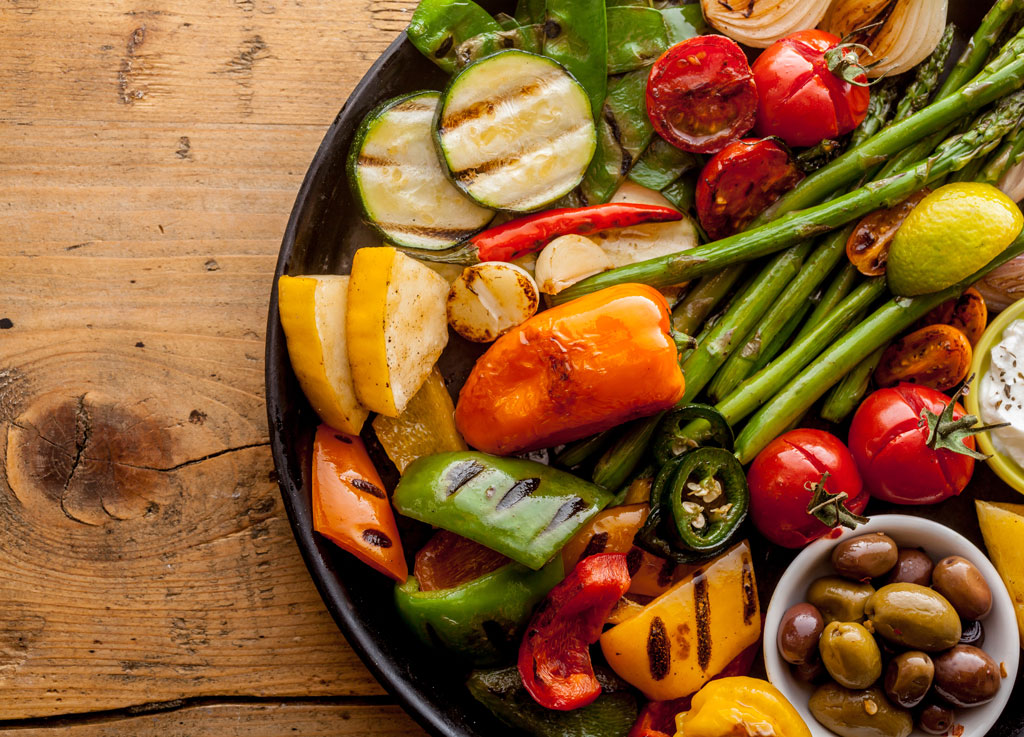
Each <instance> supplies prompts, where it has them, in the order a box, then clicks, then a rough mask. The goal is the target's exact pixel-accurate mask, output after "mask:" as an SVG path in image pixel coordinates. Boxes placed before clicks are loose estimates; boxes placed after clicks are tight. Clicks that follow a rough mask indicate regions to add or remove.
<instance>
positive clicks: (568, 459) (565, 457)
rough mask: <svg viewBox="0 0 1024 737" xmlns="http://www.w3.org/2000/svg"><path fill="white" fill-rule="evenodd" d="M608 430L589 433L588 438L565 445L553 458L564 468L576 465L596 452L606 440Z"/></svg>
mask: <svg viewBox="0 0 1024 737" xmlns="http://www.w3.org/2000/svg"><path fill="white" fill-rule="evenodd" d="M608 433H609V431H608V430H605V431H604V432H599V433H597V435H591V436H590V437H589V438H583V439H581V440H576V441H574V442H572V443H569V444H568V445H566V446H565V447H564V448H563V449H562V451H561V452H560V453H559V454H558V455H557V456H555V460H556V461H557V462H558V463H559V464H560V465H562V466H565V467H566V468H572V467H573V466H578V465H580V464H581V463H583V462H584V461H586V460H587V459H588V458H590V457H591V456H592V455H594V454H595V453H597V452H598V451H599V450H601V448H602V447H603V446H604V444H605V442H607V440H608Z"/></svg>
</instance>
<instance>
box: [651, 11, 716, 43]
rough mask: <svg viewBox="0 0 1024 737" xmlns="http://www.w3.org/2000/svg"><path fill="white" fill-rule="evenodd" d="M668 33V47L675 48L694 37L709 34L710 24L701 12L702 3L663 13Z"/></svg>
mask: <svg viewBox="0 0 1024 737" xmlns="http://www.w3.org/2000/svg"><path fill="white" fill-rule="evenodd" d="M661 14H662V17H663V18H664V19H665V29H666V30H667V31H668V45H669V46H674V45H675V44H677V43H679V42H680V41H685V40H686V39H688V38H693V37H694V36H702V35H704V34H705V33H707V32H708V30H709V28H708V24H707V22H705V20H704V16H703V14H702V13H701V10H700V3H695V4H693V5H684V6H682V7H680V8H665V9H664V10H662V11H661Z"/></svg>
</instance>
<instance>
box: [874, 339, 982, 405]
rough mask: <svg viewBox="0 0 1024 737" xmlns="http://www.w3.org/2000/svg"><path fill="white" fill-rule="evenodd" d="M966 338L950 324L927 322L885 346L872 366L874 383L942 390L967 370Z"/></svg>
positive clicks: (968, 357)
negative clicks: (875, 363)
mask: <svg viewBox="0 0 1024 737" xmlns="http://www.w3.org/2000/svg"><path fill="white" fill-rule="evenodd" d="M973 355H974V352H973V351H972V350H971V344H970V341H968V340H967V337H966V336H965V335H964V334H963V333H961V332H960V331H959V330H957V329H956V328H954V327H951V326H950V325H928V326H927V327H923V328H921V329H920V330H915V331H914V332H912V333H911V334H910V335H907V336H904V337H902V338H900V339H899V340H897V341H896V342H895V343H893V344H892V345H890V346H889V347H888V348H886V349H885V352H884V353H883V354H882V360H881V361H879V362H878V368H876V369H875V383H876V384H878V385H879V386H895V385H896V384H899V383H900V382H903V381H906V382H910V383H911V384H921V385H923V386H927V387H931V388H932V389H938V390H939V391H945V390H946V389H952V388H953V387H954V386H956V385H957V384H959V383H960V382H961V381H963V380H964V379H965V378H967V372H968V371H970V369H971V358H972V357H973Z"/></svg>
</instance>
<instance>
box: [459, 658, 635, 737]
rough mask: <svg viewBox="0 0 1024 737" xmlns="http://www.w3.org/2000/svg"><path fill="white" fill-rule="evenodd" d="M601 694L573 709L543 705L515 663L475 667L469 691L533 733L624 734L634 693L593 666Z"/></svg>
mask: <svg viewBox="0 0 1024 737" xmlns="http://www.w3.org/2000/svg"><path fill="white" fill-rule="evenodd" d="M595 672H596V675H597V680H598V683H600V684H601V695H600V696H598V697H597V700H596V701H594V702H593V703H591V704H589V705H588V706H584V707H582V708H579V709H573V710H572V711H553V710H551V709H545V708H544V707H543V706H541V705H540V704H538V703H537V702H536V701H534V700H533V698H532V697H531V696H530V694H529V693H527V691H526V688H525V687H524V686H523V681H522V678H520V676H519V671H518V669H516V668H515V667H511V668H499V669H497V670H478V671H474V672H473V673H472V674H471V675H470V676H469V681H468V682H467V683H466V685H467V686H468V687H469V692H470V693H471V694H473V697H474V698H475V699H476V700H477V701H479V702H480V703H481V704H483V705H484V706H486V707H487V708H488V709H490V710H491V711H492V712H493V713H494V714H495V716H497V717H498V718H499V719H501V720H502V721H503V722H505V723H506V724H508V725H510V726H511V727H513V728H514V729H517V730H521V731H522V732H524V733H525V734H529V735H534V736H535V737H626V735H627V734H628V733H629V730H630V729H631V728H632V726H633V723H634V722H635V721H636V717H637V701H636V696H634V695H633V692H632V691H631V690H630V688H629V686H627V685H626V684H625V683H623V682H622V681H621V680H620V679H619V678H617V677H616V676H614V675H613V674H611V673H609V672H607V671H605V670H602V669H595Z"/></svg>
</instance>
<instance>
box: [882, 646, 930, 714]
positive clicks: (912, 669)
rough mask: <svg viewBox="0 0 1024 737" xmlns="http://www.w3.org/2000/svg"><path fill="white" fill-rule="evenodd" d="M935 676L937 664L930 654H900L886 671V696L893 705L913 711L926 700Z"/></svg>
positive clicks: (914, 651)
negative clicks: (912, 709)
mask: <svg viewBox="0 0 1024 737" xmlns="http://www.w3.org/2000/svg"><path fill="white" fill-rule="evenodd" d="M934 676H935V664H934V663H932V659H931V657H929V655H928V653H923V652H921V651H920V650H909V651H907V652H905V653H900V654H899V655H897V656H896V657H895V658H893V659H892V660H891V661H890V662H889V667H888V668H886V669H885V695H886V696H888V697H889V698H890V699H891V700H892V702H893V703H895V704H897V705H899V706H902V707H905V708H907V709H911V708H913V707H915V706H917V705H918V704H920V703H921V701H922V700H923V699H924V697H925V694H927V693H928V689H929V688H931V687H932V678H933V677H934Z"/></svg>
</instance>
